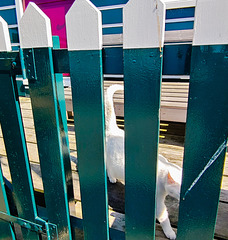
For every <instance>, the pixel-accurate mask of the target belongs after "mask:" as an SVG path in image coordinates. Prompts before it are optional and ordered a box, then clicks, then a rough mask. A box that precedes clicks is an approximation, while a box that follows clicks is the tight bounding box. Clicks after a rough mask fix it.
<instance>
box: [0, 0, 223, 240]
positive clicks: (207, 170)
mask: <svg viewBox="0 0 228 240" xmlns="http://www.w3.org/2000/svg"><path fill="white" fill-rule="evenodd" d="M226 10H228V3H227V1H226V0H220V1H215V0H207V1H206V0H198V1H197V4H196V12H195V26H194V39H193V46H192V56H191V58H192V59H191V72H190V91H189V100H188V114H187V123H186V126H187V127H186V140H185V151H184V159H183V179H182V187H181V197H180V207H179V222H178V231H177V239H178V240H183V239H184V240H185V239H200V240H201V239H204V240H209V239H213V236H214V229H215V222H216V216H217V209H218V202H219V195H220V185H221V178H222V173H223V166H224V159H225V153H226V146H227V136H228V124H227V123H228V98H227V92H228V85H227V74H228V70H227V69H228V58H227V55H228V34H227V32H228V27H227V25H226V23H227V20H228V19H227V18H228V17H227V14H226V12H227V11H226ZM215 13H216V14H215ZM212 16H213V17H212ZM215 16H216V18H215ZM66 22H67V41H68V49H59V48H58V46H57V45H58V44H57V45H56V44H55V45H53V40H52V34H51V25H50V20H49V19H48V17H47V16H46V15H45V14H44V13H43V12H42V11H41V10H40V9H39V8H38V7H37V6H36V5H35V4H34V3H30V4H29V6H28V7H27V9H26V11H25V13H24V15H23V17H22V19H21V21H20V22H19V36H20V46H21V48H20V51H19V52H17V51H11V43H10V37H9V32H8V27H7V24H6V22H5V21H4V19H2V18H0V33H1V35H0V89H1V94H0V125H1V128H2V133H3V139H4V144H5V148H6V153H7V158H8V164H9V168H10V173H11V178H12V186H13V192H12V195H13V199H14V202H15V208H16V210H17V214H13V213H12V211H11V210H10V206H9V205H10V202H9V200H10V196H9V195H8V196H7V188H6V185H7V184H6V180H5V179H4V177H3V173H2V171H0V183H1V184H0V238H1V239H18V238H19V237H18V232H19V231H18V229H19V230H21V231H20V234H21V237H22V238H23V239H77V237H76V236H75V229H76V228H78V227H83V231H84V239H89V240H91V239H99V240H101V239H118V240H121V239H129V240H133V239H137V240H138V239H155V220H156V219H155V197H156V172H157V157H158V137H159V112H160V91H161V77H162V59H163V46H164V30H165V29H164V28H165V5H164V4H163V3H162V1H160V0H145V1H144V2H143V4H141V1H140V0H130V1H129V2H128V3H127V4H126V6H125V7H124V9H123V53H124V88H125V91H124V99H125V106H124V108H125V109H124V110H125V153H126V155H125V156H126V157H125V161H126V169H125V219H126V221H125V226H126V228H125V232H121V231H117V230H114V229H112V228H110V227H109V218H108V199H107V175H106V170H105V168H106V167H105V141H104V139H105V124H104V122H105V121H104V104H103V103H104V101H103V68H102V19H101V13H100V11H99V10H98V9H97V8H96V7H95V6H94V5H93V4H92V3H91V2H90V1H89V0H77V1H75V3H74V4H73V6H72V7H71V9H70V10H69V12H68V13H67V16H66ZM22 73H23V74H24V76H26V78H27V79H28V82H29V94H30V99H31V105H32V113H33V118H34V125H35V131H36V139H37V146H38V152H39V161H40V168H41V173H42V181H43V186H44V198H45V205H46V207H45V209H43V211H42V213H43V214H41V212H40V211H37V205H36V201H35V196H34V187H33V182H32V176H31V170H30V163H29V157H28V151H27V147H26V140H25V133H24V127H23V121H22V115H21V110H20V101H19V97H18V92H17V88H16V76H17V75H18V74H22ZM63 73H70V76H71V85H72V101H73V109H74V124H75V132H76V142H77V156H78V172H79V180H80V193H81V200H82V214H83V220H82V221H81V220H79V219H78V218H76V217H75V216H71V215H70V210H69V209H70V206H71V205H74V196H73V187H74V186H73V180H72V171H71V163H70V150H69V139H68V132H67V120H66V109H65V99H64V89H63V81H62V74H63ZM0 170H1V169H0ZM11 197H12V196H11Z"/></svg>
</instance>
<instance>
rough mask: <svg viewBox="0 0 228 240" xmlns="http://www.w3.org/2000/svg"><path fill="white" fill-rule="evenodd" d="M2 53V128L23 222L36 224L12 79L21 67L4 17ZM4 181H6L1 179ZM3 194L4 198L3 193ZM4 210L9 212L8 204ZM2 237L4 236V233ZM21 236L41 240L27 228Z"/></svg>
mask: <svg viewBox="0 0 228 240" xmlns="http://www.w3.org/2000/svg"><path fill="white" fill-rule="evenodd" d="M0 50H1V51H3V52H1V53H0V56H1V57H0V59H1V60H0V64H1V65H2V66H1V67H0V79H1V81H0V89H1V94H0V124H1V127H2V133H3V139H4V143H5V147H6V152H7V158H8V163H9V168H10V173H11V178H12V183H13V191H14V194H15V203H16V207H17V211H18V216H19V217H20V218H23V219H26V220H29V221H33V222H36V217H37V211H36V206H35V197H34V192H33V184H32V177H31V172H30V166H29V161H28V153H27V148H26V143H25V136H24V129H23V123H22V117H21V111H20V105H19V99H18V96H17V89H16V88H15V87H16V76H15V75H14V76H12V75H11V71H12V69H13V68H17V67H19V68H20V66H17V64H18V62H16V60H15V56H16V55H15V54H14V55H13V53H12V52H11V43H10V37H9V32H8V26H7V24H6V22H5V21H4V20H3V19H2V18H1V17H0ZM1 181H3V180H2V179H1ZM2 183H3V182H2ZM2 187H3V186H2ZM2 190H3V188H2ZM2 194H3V197H4V195H5V194H4V190H3V192H2ZM4 198H5V197H4ZM5 201H6V198H5ZM0 205H1V206H2V207H3V206H4V205H2V204H0ZM3 208H5V209H6V210H7V209H8V207H7V204H6V206H5V207H3ZM2 211H4V210H2ZM4 212H5V211H4ZM7 213H8V214H10V212H9V210H7ZM10 228H11V227H10ZM1 233H3V232H2V231H1ZM22 233H23V238H24V239H31V238H33V239H38V238H39V235H38V234H37V233H34V232H31V231H30V230H27V229H25V228H22ZM13 238H14V237H13Z"/></svg>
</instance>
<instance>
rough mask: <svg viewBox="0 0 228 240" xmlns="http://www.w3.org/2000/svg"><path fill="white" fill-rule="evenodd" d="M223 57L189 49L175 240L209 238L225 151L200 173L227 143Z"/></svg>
mask: <svg viewBox="0 0 228 240" xmlns="http://www.w3.org/2000/svg"><path fill="white" fill-rule="evenodd" d="M227 55H228V46H224V45H223V46H221V45H217V46H194V47H193V50H192V61H191V75H190V90H189V102H188V115H187V126H186V138H185V152H184V164H183V174H184V179H183V183H182V189H181V199H182V200H181V202H180V211H179V224H178V234H177V239H178V240H188V239H189V240H190V239H196V240H201V239H213V234H214V228H215V222H216V216H217V208H218V202H219V195H220V185H221V178H222V173H223V167H224V157H225V152H226V149H222V150H221V153H220V155H219V156H218V158H217V159H216V160H215V161H214V162H213V164H212V165H211V166H210V167H209V168H208V169H207V170H205V169H204V168H205V166H206V165H207V164H208V163H209V162H210V160H212V156H213V155H214V154H215V152H216V151H217V150H218V149H219V147H220V146H221V145H222V144H223V143H226V141H227V136H228V125H227V122H228V98H227V92H228V85H227V70H226V69H228V58H227ZM203 170H204V171H203ZM202 173H203V174H202ZM198 176H199V179H198V178H197V177H198ZM195 179H196V180H197V181H195V183H194V185H192V183H193V182H194V180H195ZM183 198H184V200H183ZM199 210H200V211H199Z"/></svg>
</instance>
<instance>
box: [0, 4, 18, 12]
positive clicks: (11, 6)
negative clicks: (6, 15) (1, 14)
mask: <svg viewBox="0 0 228 240" xmlns="http://www.w3.org/2000/svg"><path fill="white" fill-rule="evenodd" d="M14 8H16V5H10V6H4V7H0V11H1V10H10V9H14Z"/></svg>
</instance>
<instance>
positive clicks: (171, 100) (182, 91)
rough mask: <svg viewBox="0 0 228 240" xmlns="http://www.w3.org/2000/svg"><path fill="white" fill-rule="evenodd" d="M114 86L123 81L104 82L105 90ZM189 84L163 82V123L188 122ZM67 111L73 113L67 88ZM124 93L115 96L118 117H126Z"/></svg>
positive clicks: (69, 90) (119, 92)
mask: <svg viewBox="0 0 228 240" xmlns="http://www.w3.org/2000/svg"><path fill="white" fill-rule="evenodd" d="M113 84H123V81H104V90H106V89H107V88H108V87H109V86H111V85H113ZM188 89H189V83H185V82H178V83H177V82H163V83H162V88H161V112H160V114H161V115H160V117H161V120H162V121H173V122H183V123H185V122H186V115H187V103H188ZM65 99H66V109H67V111H69V112H72V111H73V106H72V96H71V88H70V87H69V88H65ZM123 103H124V96H123V92H121V91H117V92H116V93H115V94H114V107H115V110H116V115H117V116H121V117H123V116H124V104H123Z"/></svg>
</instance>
